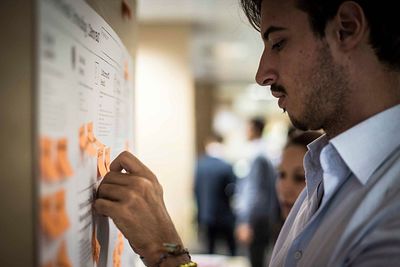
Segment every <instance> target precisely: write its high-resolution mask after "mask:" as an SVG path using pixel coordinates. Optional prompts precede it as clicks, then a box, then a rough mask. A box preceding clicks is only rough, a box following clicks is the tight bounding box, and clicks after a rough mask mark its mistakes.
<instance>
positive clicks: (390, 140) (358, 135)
mask: <svg viewBox="0 0 400 267" xmlns="http://www.w3.org/2000/svg"><path fill="white" fill-rule="evenodd" d="M399 133H400V105H396V106H394V107H391V108H389V109H387V110H385V111H383V112H380V113H378V114H376V115H374V116H372V117H370V118H368V119H367V120H365V121H363V122H361V123H359V124H357V125H356V126H354V127H352V128H350V129H349V130H347V131H345V132H343V133H341V134H340V135H338V136H336V137H335V138H333V139H331V140H330V142H331V143H332V144H333V146H334V147H335V148H336V150H337V151H338V153H339V155H340V156H341V158H342V159H343V161H344V162H345V163H346V165H347V166H348V167H349V168H350V170H351V171H352V173H353V174H354V175H355V176H356V177H357V179H358V180H359V181H360V182H361V183H362V184H363V185H365V184H366V183H367V181H368V179H369V178H370V177H371V175H372V174H373V173H374V171H375V170H376V169H377V168H378V167H379V165H380V164H381V163H382V162H383V161H384V160H385V159H386V158H387V157H388V156H389V155H390V154H391V153H392V152H393V151H394V150H395V149H396V147H398V146H399V145H400V138H399Z"/></svg>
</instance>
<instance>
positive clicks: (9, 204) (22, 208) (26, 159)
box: [0, 0, 35, 267]
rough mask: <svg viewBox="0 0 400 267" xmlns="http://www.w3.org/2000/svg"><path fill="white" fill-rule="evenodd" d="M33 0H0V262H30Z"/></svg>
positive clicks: (31, 247)
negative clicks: (0, 26) (0, 27)
mask: <svg viewBox="0 0 400 267" xmlns="http://www.w3.org/2000/svg"><path fill="white" fill-rule="evenodd" d="M33 2H34V1H26V0H16V1H11V0H5V1H1V3H0V25H3V27H2V33H1V37H0V38H1V39H0V40H1V42H0V62H1V64H0V73H1V79H0V128H1V130H0V147H1V154H0V170H1V171H0V173H1V177H0V181H1V189H0V210H1V214H0V232H1V234H0V236H1V238H0V266H9V267H12V266H32V264H33V262H34V261H35V251H34V241H35V238H34V237H35V235H34V227H35V225H34V221H35V220H34V217H33V216H34V212H33V207H34V202H33V194H34V181H33V178H32V177H33V170H32V167H33V163H34V162H33V158H32V155H33V150H34V146H33V132H34V128H33V127H34V123H33V115H32V114H33V110H34V108H33V101H32V98H33V96H34V94H33V90H32V88H33V83H34V80H33V79H34V73H33V66H34V65H33V56H34V54H33V51H34V50H33V40H34V39H33V38H34V34H33V29H34V23H33V22H34V13H33V6H34V3H33Z"/></svg>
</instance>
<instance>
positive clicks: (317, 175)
mask: <svg viewBox="0 0 400 267" xmlns="http://www.w3.org/2000/svg"><path fill="white" fill-rule="evenodd" d="M328 142H329V139H328V137H327V136H326V135H322V136H321V137H319V138H318V139H316V140H314V141H313V142H311V143H310V144H308V145H307V147H308V151H307V153H306V155H305V156H304V164H303V165H304V172H305V177H306V188H307V196H308V197H309V198H310V197H311V195H312V193H313V192H314V190H315V189H316V188H317V186H318V184H319V183H320V182H321V181H322V175H323V173H322V168H321V163H320V154H321V150H322V149H323V148H324V147H325V146H326V145H327V144H328Z"/></svg>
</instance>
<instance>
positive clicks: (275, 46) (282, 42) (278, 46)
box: [271, 39, 285, 51]
mask: <svg viewBox="0 0 400 267" xmlns="http://www.w3.org/2000/svg"><path fill="white" fill-rule="evenodd" d="M284 45H285V40H284V39H283V40H280V41H279V42H276V43H274V44H273V45H272V47H271V49H272V50H276V51H281V50H282V48H283V46H284Z"/></svg>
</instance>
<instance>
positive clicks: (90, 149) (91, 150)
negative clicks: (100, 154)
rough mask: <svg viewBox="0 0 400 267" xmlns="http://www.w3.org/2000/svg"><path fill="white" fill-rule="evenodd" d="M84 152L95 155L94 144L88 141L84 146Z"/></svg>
mask: <svg viewBox="0 0 400 267" xmlns="http://www.w3.org/2000/svg"><path fill="white" fill-rule="evenodd" d="M86 153H87V154H88V155H89V156H92V157H95V156H96V155H97V150H96V148H95V146H94V144H92V143H88V145H87V146H86Z"/></svg>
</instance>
